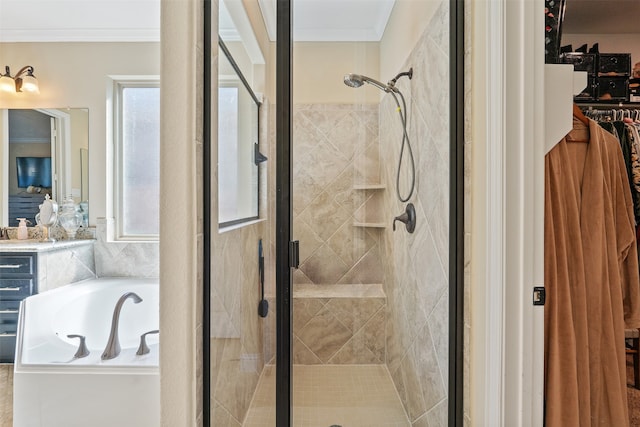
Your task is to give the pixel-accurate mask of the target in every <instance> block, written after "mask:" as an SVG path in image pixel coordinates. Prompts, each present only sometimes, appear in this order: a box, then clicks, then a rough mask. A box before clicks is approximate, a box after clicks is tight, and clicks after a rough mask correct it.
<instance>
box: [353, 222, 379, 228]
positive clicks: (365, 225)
mask: <svg viewBox="0 0 640 427" xmlns="http://www.w3.org/2000/svg"><path fill="white" fill-rule="evenodd" d="M353 226H354V227H362V228H387V225H386V224H385V223H383V222H354V223H353Z"/></svg>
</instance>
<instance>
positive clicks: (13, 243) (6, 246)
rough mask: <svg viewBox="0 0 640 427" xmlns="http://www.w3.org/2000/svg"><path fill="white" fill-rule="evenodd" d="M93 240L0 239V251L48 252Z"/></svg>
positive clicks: (88, 242)
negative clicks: (44, 240) (43, 240)
mask: <svg viewBox="0 0 640 427" xmlns="http://www.w3.org/2000/svg"><path fill="white" fill-rule="evenodd" d="M94 242H95V240H93V239H82V240H58V241H56V242H41V241H39V240H35V239H28V240H15V239H11V240H0V252H49V251H56V250H59V249H67V248H73V247H76V246H84V245H92V244H93V243H94Z"/></svg>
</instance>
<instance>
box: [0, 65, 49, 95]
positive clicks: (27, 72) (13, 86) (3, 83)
mask: <svg viewBox="0 0 640 427" xmlns="http://www.w3.org/2000/svg"><path fill="white" fill-rule="evenodd" d="M4 70H5V74H0V90H1V91H4V92H29V93H40V88H39V87H38V79H36V77H35V76H34V75H33V67H32V66H31V65H27V66H25V67H22V68H21V69H20V71H18V73H17V74H16V76H15V77H11V71H10V70H9V66H8V65H6V66H5V67H4Z"/></svg>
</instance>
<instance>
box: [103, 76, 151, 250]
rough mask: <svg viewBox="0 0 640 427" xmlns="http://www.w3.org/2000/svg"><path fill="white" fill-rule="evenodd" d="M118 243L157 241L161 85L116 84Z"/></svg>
mask: <svg viewBox="0 0 640 427" xmlns="http://www.w3.org/2000/svg"><path fill="white" fill-rule="evenodd" d="M113 99H114V117H115V120H114V124H115V129H114V135H115V139H116V144H115V152H116V156H115V179H114V184H115V185H114V187H115V192H114V193H115V194H114V195H115V197H114V199H115V207H116V209H115V214H116V224H117V239H118V240H157V239H158V236H159V224H160V215H159V210H160V87H159V81H158V79H157V78H156V79H144V78H140V79H135V78H134V79H131V78H128V79H117V78H116V79H114V93H113Z"/></svg>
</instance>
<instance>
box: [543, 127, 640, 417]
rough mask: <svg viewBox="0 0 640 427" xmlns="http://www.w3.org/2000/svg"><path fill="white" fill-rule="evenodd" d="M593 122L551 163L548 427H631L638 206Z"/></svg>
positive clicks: (618, 157)
mask: <svg viewBox="0 0 640 427" xmlns="http://www.w3.org/2000/svg"><path fill="white" fill-rule="evenodd" d="M589 122H590V123H589V127H588V129H587V126H586V125H584V124H583V123H582V122H580V121H578V120H576V119H574V130H573V131H572V132H570V133H569V134H568V135H567V136H566V137H565V138H564V139H563V140H562V141H560V142H559V143H558V144H557V145H556V146H555V147H554V148H553V149H552V150H551V151H549V153H548V154H547V155H546V157H545V227H544V239H545V243H544V249H545V253H544V279H545V286H546V291H547V301H546V305H545V312H544V313H545V325H544V327H545V420H546V427H588V426H602V427H625V426H629V416H628V409H627V390H626V369H625V343H624V329H625V324H626V327H634V328H637V327H640V305H639V303H640V281H639V279H638V253H637V247H636V239H635V224H634V216H633V202H632V200H631V193H630V189H629V182H628V179H627V175H626V170H625V165H624V160H623V157H622V151H621V149H620V145H619V143H618V141H617V139H616V138H615V137H614V136H613V135H611V134H609V133H608V132H607V131H605V130H604V129H602V128H601V127H600V126H599V125H598V124H597V123H596V122H594V121H592V120H590V121H589ZM572 140H574V141H575V140H577V141H580V140H582V142H572Z"/></svg>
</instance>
